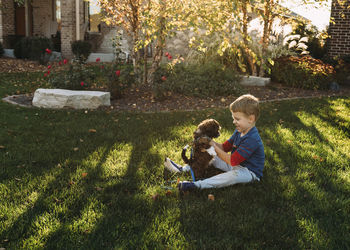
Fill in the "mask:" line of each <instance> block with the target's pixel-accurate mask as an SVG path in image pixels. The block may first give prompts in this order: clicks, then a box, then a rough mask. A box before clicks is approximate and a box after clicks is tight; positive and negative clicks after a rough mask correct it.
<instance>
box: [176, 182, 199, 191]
mask: <svg viewBox="0 0 350 250" xmlns="http://www.w3.org/2000/svg"><path fill="white" fill-rule="evenodd" d="M196 187H197V186H196V185H194V183H193V182H190V181H180V182H179V184H177V188H178V189H179V191H189V190H191V189H194V188H196Z"/></svg>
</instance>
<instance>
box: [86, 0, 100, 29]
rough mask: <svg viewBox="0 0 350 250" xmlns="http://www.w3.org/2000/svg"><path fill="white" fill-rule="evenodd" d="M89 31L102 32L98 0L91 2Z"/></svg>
mask: <svg viewBox="0 0 350 250" xmlns="http://www.w3.org/2000/svg"><path fill="white" fill-rule="evenodd" d="M88 3H89V31H90V32H101V8H100V5H99V3H98V1H97V0H90V1H89V2H88Z"/></svg>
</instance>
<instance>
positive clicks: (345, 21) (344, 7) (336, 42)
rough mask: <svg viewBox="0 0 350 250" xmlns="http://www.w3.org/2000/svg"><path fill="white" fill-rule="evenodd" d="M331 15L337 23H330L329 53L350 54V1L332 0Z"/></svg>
mask: <svg viewBox="0 0 350 250" xmlns="http://www.w3.org/2000/svg"><path fill="white" fill-rule="evenodd" d="M331 17H332V18H333V19H334V22H335V23H332V22H331V23H330V25H329V34H330V36H331V38H330V40H329V47H328V54H329V55H330V56H331V57H334V56H341V55H350V1H343V4H339V2H338V0H333V1H332V12H331Z"/></svg>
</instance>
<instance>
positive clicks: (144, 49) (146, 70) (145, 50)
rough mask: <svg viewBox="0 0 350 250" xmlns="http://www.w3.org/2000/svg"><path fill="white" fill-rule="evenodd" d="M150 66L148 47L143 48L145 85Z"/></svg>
mask: <svg viewBox="0 0 350 250" xmlns="http://www.w3.org/2000/svg"><path fill="white" fill-rule="evenodd" d="M147 78H148V65H147V46H145V47H144V48H143V84H147Z"/></svg>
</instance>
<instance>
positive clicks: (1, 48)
mask: <svg viewBox="0 0 350 250" xmlns="http://www.w3.org/2000/svg"><path fill="white" fill-rule="evenodd" d="M3 54H4V48H3V46H2V43H1V42H0V57H2V55H3Z"/></svg>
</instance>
